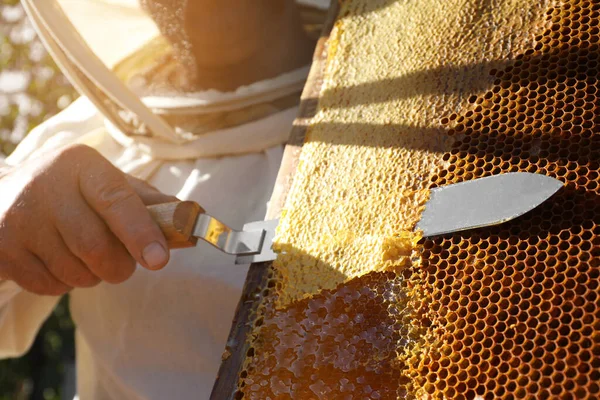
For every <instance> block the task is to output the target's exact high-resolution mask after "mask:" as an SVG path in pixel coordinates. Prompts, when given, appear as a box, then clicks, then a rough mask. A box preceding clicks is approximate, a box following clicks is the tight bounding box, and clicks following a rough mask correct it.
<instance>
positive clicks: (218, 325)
mask: <svg viewBox="0 0 600 400" xmlns="http://www.w3.org/2000/svg"><path fill="white" fill-rule="evenodd" d="M23 2H24V5H25V6H26V9H27V11H28V14H29V15H30V17H31V18H32V20H33V21H34V23H35V25H36V29H38V31H39V32H40V33H41V34H42V36H43V37H45V42H46V45H47V46H48V47H49V48H50V50H51V53H52V54H53V56H54V57H55V58H56V59H57V62H59V64H61V67H63V69H64V70H65V72H67V74H68V75H69V71H70V73H71V75H69V77H70V78H71V79H72V80H73V79H74V80H75V81H76V82H77V79H79V81H78V82H79V83H80V85H81V82H84V83H85V82H87V83H86V84H87V85H88V87H87V88H86V87H81V86H77V87H78V89H79V90H80V91H82V92H83V94H84V96H82V97H81V98H79V99H78V100H76V101H75V102H74V103H73V104H72V105H71V106H69V107H68V108H67V109H65V110H64V111H63V112H61V113H60V114H59V115H57V116H55V117H53V118H51V119H49V120H48V121H47V122H45V123H43V124H42V125H40V126H38V127H37V128H35V129H34V130H33V131H32V132H31V133H30V134H29V135H28V136H27V137H26V139H25V140H24V141H23V142H22V143H21V144H20V145H19V146H18V147H17V149H16V150H15V151H14V153H13V154H12V155H11V156H10V157H8V158H7V159H6V160H5V162H6V166H8V167H11V166H16V165H18V164H19V163H22V162H24V161H26V160H28V159H31V158H34V157H37V156H39V154H40V153H42V152H46V151H48V150H51V149H55V148H57V147H62V146H65V145H67V144H72V143H82V144H86V145H89V146H91V147H94V148H96V149H97V150H99V151H100V152H101V153H102V154H103V155H104V156H105V157H106V158H107V159H109V160H110V161H111V162H112V163H113V164H114V165H116V166H117V167H119V168H120V169H121V170H123V171H124V172H127V173H130V174H132V175H134V176H137V177H140V178H143V179H146V180H148V181H149V182H150V183H151V184H152V185H154V186H156V187H157V188H158V189H159V190H161V191H163V192H165V193H168V194H173V195H175V196H177V197H178V198H180V199H182V200H186V199H189V200H194V201H197V202H198V203H199V204H201V205H202V206H203V207H204V208H205V209H206V211H207V212H208V213H210V214H212V215H215V216H218V218H219V219H221V220H223V222H225V223H227V224H229V225H231V226H234V227H240V226H242V225H243V224H244V223H246V222H249V221H256V220H262V219H263V218H264V217H265V212H266V207H267V202H268V199H269V198H270V195H271V192H272V188H273V184H274V182H275V178H276V175H277V173H278V169H279V164H280V161H281V156H282V151H283V144H284V143H285V141H286V140H287V137H288V135H289V132H290V129H291V125H292V121H293V119H294V117H295V115H296V112H297V106H296V105H292V106H289V105H286V104H288V103H287V102H285V101H283V102H281V101H279V100H281V99H282V98H290V97H293V96H296V97H297V96H298V93H299V92H300V90H301V88H302V86H303V84H304V80H305V78H306V75H307V73H308V66H305V67H304V68H300V69H298V70H295V71H289V72H288V73H285V74H283V75H281V76H278V77H276V78H273V79H270V80H267V81H262V82H256V83H254V84H250V85H248V86H245V87H241V88H238V89H237V90H236V91H234V92H229V93H219V92H216V91H214V90H211V91H207V92H198V93H173V92H169V91H168V90H166V89H164V88H163V89H161V88H158V89H156V90H153V91H148V90H147V89H148V88H147V87H145V83H144V80H143V79H141V80H140V74H139V73H138V72H139V70H140V69H142V68H143V67H145V66H146V64H144V62H145V61H144V60H146V58H145V57H147V56H148V54H155V53H156V49H157V48H158V49H164V46H165V44H164V41H160V37H159V33H158V30H157V28H156V26H155V25H154V23H153V22H152V20H151V19H150V18H149V17H148V16H147V15H146V14H145V13H144V12H143V11H142V10H141V9H140V7H139V5H138V4H137V1H136V0H60V1H58V2H56V1H54V0H52V1H51V0H40V1H38V0H23ZM305 3H312V5H316V6H318V7H320V8H321V9H325V8H326V7H327V3H328V1H325V2H322V1H316V2H315V1H314V0H313V1H311V2H305ZM322 3H325V4H322ZM61 6H62V11H60V10H59V9H60V7H61ZM57 10H58V12H59V14H62V12H63V11H64V14H66V15H67V16H68V18H69V20H70V22H71V23H72V24H73V26H74V27H75V28H76V29H77V30H78V31H79V34H80V35H81V37H82V38H83V42H82V43H84V44H85V46H87V47H88V48H89V49H91V50H92V51H93V52H94V53H95V54H96V55H97V56H99V59H101V60H102V61H103V63H104V65H105V66H106V67H108V69H111V70H112V71H115V74H116V75H118V76H119V79H121V80H120V82H123V87H128V88H130V89H131V92H130V93H127V95H131V94H132V93H133V94H135V95H136V96H138V99H137V100H139V101H140V104H141V103H143V104H145V105H146V106H149V107H150V108H151V109H152V110H153V111H154V112H155V113H156V112H157V113H161V114H162V115H163V117H165V118H166V119H168V118H172V121H175V123H174V124H172V125H174V126H176V128H173V129H171V130H170V131H169V129H166V128H165V126H166V125H164V126H162V128H165V129H164V131H160V129H162V128H161V126H158V127H157V128H156V131H153V132H152V133H153V134H150V135H148V134H147V131H146V132H145V133H143V134H136V133H135V132H134V133H132V132H124V131H123V129H120V127H122V126H126V127H128V126H132V127H134V128H140V129H141V130H142V131H143V130H144V129H143V128H144V127H148V126H149V125H150V126H152V127H156V125H152V123H155V124H156V123H157V122H156V121H154V122H153V121H146V120H144V118H141V120H142V121H141V122H142V123H140V121H139V120H137V122H135V123H132V124H130V122H128V121H129V119H128V118H132V117H131V115H130V116H129V117H128V116H127V112H125V113H123V112H121V111H122V110H121V111H114V109H113V108H111V107H112V106H111V105H110V103H111V101H114V98H117V99H119V96H121V95H123V94H122V93H116V92H118V91H119V90H121V89H122V87H120V86H119V85H115V84H114V81H110V79H107V80H106V82H108V83H106V82H104V83H105V84H103V83H102V82H101V83H100V85H104V87H103V94H101V95H99V96H98V97H94V93H95V92H94V89H93V87H94V85H95V84H98V82H96V81H95V80H94V79H95V77H92V79H91V80H90V79H89V78H90V76H88V77H87V79H81V73H80V72H77V69H73V68H72V66H71V67H70V68H71V69H69V66H68V65H67V66H66V67H67V68H66V69H65V65H64V63H65V59H69V54H68V51H67V52H65V53H63V51H64V46H65V42H64V38H65V37H67V38H69V31H68V29H67V30H66V31H65V32H56V31H53V29H62V28H61V25H60V24H59V25H56V20H52V21H46V20H44V18H47V17H48V15H58V14H53V13H55V12H57ZM53 18H54V17H53ZM62 26H65V25H64V24H63V25H62ZM61 35H62V36H61ZM157 37H158V41H156V40H157ZM61 38H62V39H61ZM68 40H71V39H68ZM72 40H74V41H78V40H79V37H74V38H73V39H72ZM149 43H150V44H149ZM67 44H68V43H67ZM61 46H62V47H61ZM161 46H162V47H161ZM67 47H68V46H67ZM53 50H54V52H53ZM65 54H66V58H65ZM83 60H84V61H82V59H79V60H75V61H73V59H70V60H69V62H74V64H75V65H77V62H83V63H86V62H87V61H85V57H83ZM142 64H143V65H142ZM140 65H142V66H140ZM78 67H79V70H80V71H81V70H83V71H85V70H86V68H88V67H89V65H88V66H86V65H79V66H78ZM108 69H107V70H108ZM73 71H76V72H73ZM89 71H92V72H93V71H95V70H94V68H93V67H90V68H89V69H88V72H89ZM78 77H79V78H78ZM98 79H99V81H101V80H102V79H101V78H98ZM90 82H91V83H90ZM110 82H113V83H112V84H111V83H110ZM111 85H112V86H111ZM90 87H91V88H92V89H90ZM90 90H91V91H90ZM111 90H114V93H110V91H111ZM86 95H87V96H86ZM123 99H124V100H123V101H125V103H126V100H127V96H125V97H123ZM103 101H104V102H105V103H106V102H108V104H109V106H106V107H105V108H103V106H102V104H105V103H102V102H103ZM117 103H118V102H117ZM132 104H133V103H132ZM121 105H122V104H121ZM132 107H133V108H135V105H132ZM98 108H101V109H102V111H103V113H101V112H99V111H98ZM107 110H108V111H107ZM111 110H112V111H111ZM129 111H131V109H130V110H129ZM146 111H147V112H150V111H149V110H148V109H147V110H146ZM111 112H112V114H111V115H110V116H109V115H108V114H109V113H111ZM134 113H135V112H134ZM124 115H125V116H124ZM232 115H233V116H235V118H231V116H232ZM115 116H116V117H115ZM225 116H226V117H225ZM138 117H139V115H138ZM119 118H122V120H123V121H125V122H123V124H124V125H119V124H120V123H121V122H122V121H120V120H119ZM133 119H134V120H135V118H133ZM159 121H161V120H159ZM181 121H184V122H183V123H180V122H181ZM232 121H234V122H232ZM128 124H129V125H128ZM167 128H168V126H167ZM187 128H189V129H187ZM151 130H152V129H151ZM81 229H82V230H85V226H82V227H81ZM246 272H247V266H239V265H234V258H233V256H229V255H226V254H224V253H221V252H220V251H218V250H216V249H214V248H212V247H210V246H209V245H206V244H204V243H199V245H198V246H197V247H196V248H190V249H185V250H176V251H173V252H172V254H171V261H170V262H169V264H168V265H167V266H166V267H165V268H164V269H163V270H161V271H157V272H151V271H148V270H146V269H144V268H138V269H137V271H136V272H135V274H134V275H133V276H132V278H131V279H129V280H128V281H126V282H124V283H122V284H119V285H110V284H106V283H101V284H99V285H98V286H96V287H94V288H90V289H75V290H73V291H72V292H71V305H70V306H71V312H72V316H73V319H74V322H75V324H76V327H77V329H76V347H77V348H76V351H77V352H76V354H77V379H78V395H79V397H80V398H81V399H82V400H87V399H92V400H99V399H202V398H208V396H209V394H210V390H211V388H212V386H213V383H214V380H215V377H216V372H217V369H218V367H219V364H220V359H221V354H222V352H223V349H224V346H225V341H226V338H227V335H228V333H229V329H230V325H231V320H232V317H233V314H234V310H235V307H236V305H237V302H238V299H239V295H240V292H241V288H242V285H243V283H244V280H245V277H246ZM58 300H59V298H57V297H46V296H38V295H34V294H30V293H27V292H25V291H23V290H21V289H20V288H19V287H17V286H16V285H15V284H14V283H13V282H9V281H4V282H0V357H2V358H6V357H17V356H19V355H21V354H23V353H24V352H25V351H27V350H28V348H29V347H30V345H31V343H32V341H33V339H34V338H35V335H36V333H37V331H38V329H39V327H40V326H41V324H42V323H43V322H44V320H45V319H46V318H47V317H48V315H49V314H50V313H51V311H52V309H53V308H54V306H55V305H56V303H57V302H58Z"/></svg>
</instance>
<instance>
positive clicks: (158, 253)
mask: <svg viewBox="0 0 600 400" xmlns="http://www.w3.org/2000/svg"><path fill="white" fill-rule="evenodd" d="M142 257H144V261H145V262H146V265H147V266H148V268H151V269H158V268H160V267H162V266H163V265H165V264H166V263H167V258H168V254H167V251H166V250H165V248H164V247H163V246H162V245H161V244H160V243H158V242H152V243H150V244H149V245H148V246H146V247H145V248H144V251H143V252H142Z"/></svg>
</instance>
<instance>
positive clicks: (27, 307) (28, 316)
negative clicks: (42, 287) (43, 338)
mask: <svg viewBox="0 0 600 400" xmlns="http://www.w3.org/2000/svg"><path fill="white" fill-rule="evenodd" d="M59 300H60V297H58V296H38V295H35V294H32V293H29V292H26V291H24V290H23V289H21V288H20V287H19V286H18V285H17V284H16V283H14V282H11V281H0V359H2V358H9V357H18V356H21V355H23V354H24V353H26V352H27V350H29V348H30V347H31V345H32V344H33V340H34V339H35V336H36V335H37V332H38V330H39V329H40V327H41V326H42V324H43V323H44V321H45V320H46V319H47V318H48V316H49V315H50V313H51V312H52V310H53V309H54V307H55V306H56V304H57V303H58V301H59Z"/></svg>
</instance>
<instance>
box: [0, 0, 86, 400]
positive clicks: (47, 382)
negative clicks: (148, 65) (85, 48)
mask: <svg viewBox="0 0 600 400" xmlns="http://www.w3.org/2000/svg"><path fill="white" fill-rule="evenodd" d="M76 97H77V94H76V92H75V91H74V89H73V88H72V87H71V85H70V84H69V83H68V81H67V80H66V78H65V77H64V76H63V75H62V74H61V73H60V71H59V69H58V67H57V66H56V65H55V64H54V63H53V62H52V59H51V58H50V56H49V55H48V54H47V53H46V51H45V49H44V47H43V45H42V43H41V42H40V41H39V39H38V38H37V36H36V33H35V31H34V30H33V28H32V26H31V24H30V23H29V20H28V19H27V16H26V15H25V13H24V11H23V8H22V7H21V5H20V4H19V0H0V158H2V157H5V156H7V155H8V154H10V152H11V151H12V150H13V149H14V148H15V146H16V145H17V144H18V143H19V141H21V139H23V137H24V136H25V135H26V134H27V133H28V132H29V131H30V130H31V129H32V128H33V127H35V126H36V125H38V124H40V123H41V122H42V121H44V120H46V119H48V118H49V117H51V116H52V115H54V114H56V113H57V112H59V111H60V110H61V109H63V108H65V107H66V106H67V105H69V104H70V103H71V102H72V101H73V100H74V99H75V98H76ZM73 347H74V345H73V323H72V321H71V317H70V315H69V310H68V299H67V298H66V297H65V298H63V299H62V301H61V302H60V304H59V306H58V307H57V308H56V309H55V311H54V313H53V314H52V316H51V317H50V318H49V319H48V320H47V321H46V323H45V324H44V326H43V327H42V329H41V331H40V333H39V335H38V337H37V339H36V341H35V343H34V344H33V346H32V348H31V350H30V351H29V352H28V353H27V354H25V355H24V356H23V357H21V358H18V359H9V360H1V361H0V400H25V399H31V400H38V399H44V400H62V399H65V398H69V397H70V398H72V397H71V395H70V393H66V392H69V390H68V389H66V390H65V389H64V386H65V385H64V384H63V383H64V381H65V378H72V374H69V371H71V370H72V367H73V362H74V348H73ZM66 386H67V387H68V386H69V385H66Z"/></svg>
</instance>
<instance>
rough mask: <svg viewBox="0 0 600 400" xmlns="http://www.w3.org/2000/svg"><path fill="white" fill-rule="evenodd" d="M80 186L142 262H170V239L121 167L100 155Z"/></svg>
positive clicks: (153, 266) (161, 264)
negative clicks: (168, 241)
mask: <svg viewBox="0 0 600 400" xmlns="http://www.w3.org/2000/svg"><path fill="white" fill-rule="evenodd" d="M79 187H80V191H81V194H82V196H83V198H84V199H85V200H86V202H87V203H88V204H89V205H90V207H91V208H92V209H93V210H94V211H96V212H97V213H98V215H99V216H100V217H101V218H102V219H103V220H104V222H105V223H106V225H107V226H108V228H109V229H110V230H111V231H112V232H113V233H114V234H115V236H116V237H117V238H118V239H119V240H120V241H121V242H122V243H123V245H124V246H125V247H126V248H127V250H128V251H129V253H130V254H131V256H132V257H133V258H135V259H136V260H137V261H138V262H139V263H140V264H141V265H142V266H144V267H145V268H148V269H153V270H154V269H160V268H162V267H164V266H165V265H166V264H167V262H168V261H169V250H168V246H167V242H166V239H165V237H164V235H163V233H162V232H161V230H160V228H159V227H158V225H157V224H156V223H155V222H154V220H153V219H152V217H151V216H150V213H149V212H148V210H147V209H146V206H145V205H144V203H143V202H142V200H141V199H140V198H139V196H138V195H137V194H136V193H135V191H134V190H133V188H132V187H131V186H130V185H129V183H128V182H127V179H126V178H125V175H124V174H123V173H122V172H121V171H119V170H118V169H117V168H115V167H114V166H113V165H112V164H110V162H109V161H108V160H106V159H104V158H102V157H101V156H100V157H98V159H97V160H94V162H93V163H89V164H87V166H86V167H85V168H83V169H82V170H81V171H80V173H79ZM84 228H85V227H84ZM107 256H109V255H107Z"/></svg>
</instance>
